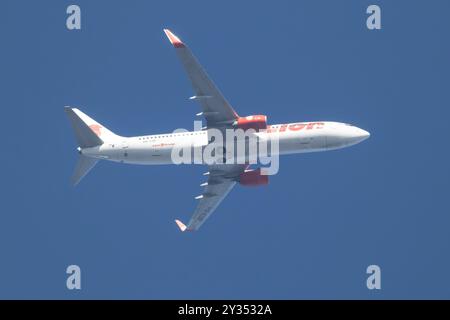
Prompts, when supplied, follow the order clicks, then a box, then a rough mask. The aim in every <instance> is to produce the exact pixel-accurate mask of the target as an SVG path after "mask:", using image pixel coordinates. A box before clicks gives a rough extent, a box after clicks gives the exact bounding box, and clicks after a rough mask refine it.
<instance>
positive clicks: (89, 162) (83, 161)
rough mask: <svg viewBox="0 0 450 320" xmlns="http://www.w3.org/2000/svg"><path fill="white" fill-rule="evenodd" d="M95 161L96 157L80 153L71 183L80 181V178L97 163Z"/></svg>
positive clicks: (74, 183)
mask: <svg viewBox="0 0 450 320" xmlns="http://www.w3.org/2000/svg"><path fill="white" fill-rule="evenodd" d="M97 162H98V159H95V158H89V157H86V156H83V155H82V154H81V155H80V157H79V158H78V163H77V166H76V167H75V171H74V172H73V175H72V183H73V185H74V186H76V185H77V184H78V183H79V182H80V181H81V179H83V177H84V176H85V175H87V174H88V172H89V171H91V169H92V168H93V167H94V166H95V165H96V164H97Z"/></svg>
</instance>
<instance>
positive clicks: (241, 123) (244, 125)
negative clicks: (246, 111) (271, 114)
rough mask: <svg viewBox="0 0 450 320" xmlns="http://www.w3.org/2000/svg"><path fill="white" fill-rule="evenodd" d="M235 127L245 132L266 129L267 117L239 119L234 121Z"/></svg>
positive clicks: (258, 116)
mask: <svg viewBox="0 0 450 320" xmlns="http://www.w3.org/2000/svg"><path fill="white" fill-rule="evenodd" d="M236 127H237V128H239V129H243V130H247V129H254V130H255V131H259V130H265V129H267V116H265V115H255V116H248V117H239V118H238V119H237V121H236Z"/></svg>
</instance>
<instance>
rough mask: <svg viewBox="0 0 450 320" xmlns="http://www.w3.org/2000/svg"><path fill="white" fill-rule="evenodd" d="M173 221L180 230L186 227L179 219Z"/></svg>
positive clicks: (182, 230)
mask: <svg viewBox="0 0 450 320" xmlns="http://www.w3.org/2000/svg"><path fill="white" fill-rule="evenodd" d="M175 223H176V224H177V226H178V228H180V230H181V232H184V231H185V230H186V229H187V227H186V225H185V224H184V223H183V222H181V221H180V220H175Z"/></svg>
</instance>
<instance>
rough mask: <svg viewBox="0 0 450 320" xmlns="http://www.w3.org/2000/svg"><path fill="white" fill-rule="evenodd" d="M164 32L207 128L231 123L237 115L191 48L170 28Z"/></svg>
mask: <svg viewBox="0 0 450 320" xmlns="http://www.w3.org/2000/svg"><path fill="white" fill-rule="evenodd" d="M164 32H165V33H166V35H167V37H168V38H169V40H170V42H171V43H172V45H173V46H174V47H175V50H176V52H177V55H178V57H179V58H180V60H181V63H182V64H183V67H184V69H185V70H186V73H187V75H188V77H189V80H190V81H191V84H192V87H193V89H194V92H195V95H194V96H193V97H191V99H192V100H197V101H198V102H199V103H200V105H201V106H202V110H203V112H202V113H201V114H202V115H203V116H204V117H205V118H206V122H207V126H208V127H209V128H221V127H226V126H229V125H230V124H232V123H233V122H234V121H235V120H236V119H237V118H238V117H239V116H238V115H237V114H236V112H235V111H234V109H233V108H232V107H231V105H230V104H229V103H228V101H227V100H226V99H225V97H224V96H223V95H222V93H221V92H220V91H219V89H218V88H217V87H216V86H215V85H214V83H213V82H212V80H211V79H210V78H209V77H208V74H207V73H206V71H205V70H204V69H203V67H202V66H201V65H200V63H199V62H198V61H197V59H196V58H195V56H194V55H193V54H192V52H191V50H190V49H189V48H188V47H187V46H186V44H184V43H183V42H182V41H181V40H180V38H178V37H177V36H176V35H174V34H173V33H172V32H171V31H170V30H168V29H164Z"/></svg>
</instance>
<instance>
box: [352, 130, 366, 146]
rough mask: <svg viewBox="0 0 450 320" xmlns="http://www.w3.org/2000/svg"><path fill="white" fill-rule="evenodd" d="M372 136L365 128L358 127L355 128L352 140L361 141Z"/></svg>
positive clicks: (354, 141)
mask: <svg viewBox="0 0 450 320" xmlns="http://www.w3.org/2000/svg"><path fill="white" fill-rule="evenodd" d="M369 137H370V133H369V132H368V131H366V130H364V129H361V128H356V127H355V130H354V133H353V134H352V138H351V140H353V141H352V142H353V143H359V142H361V141H364V140H366V139H367V138H369Z"/></svg>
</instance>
